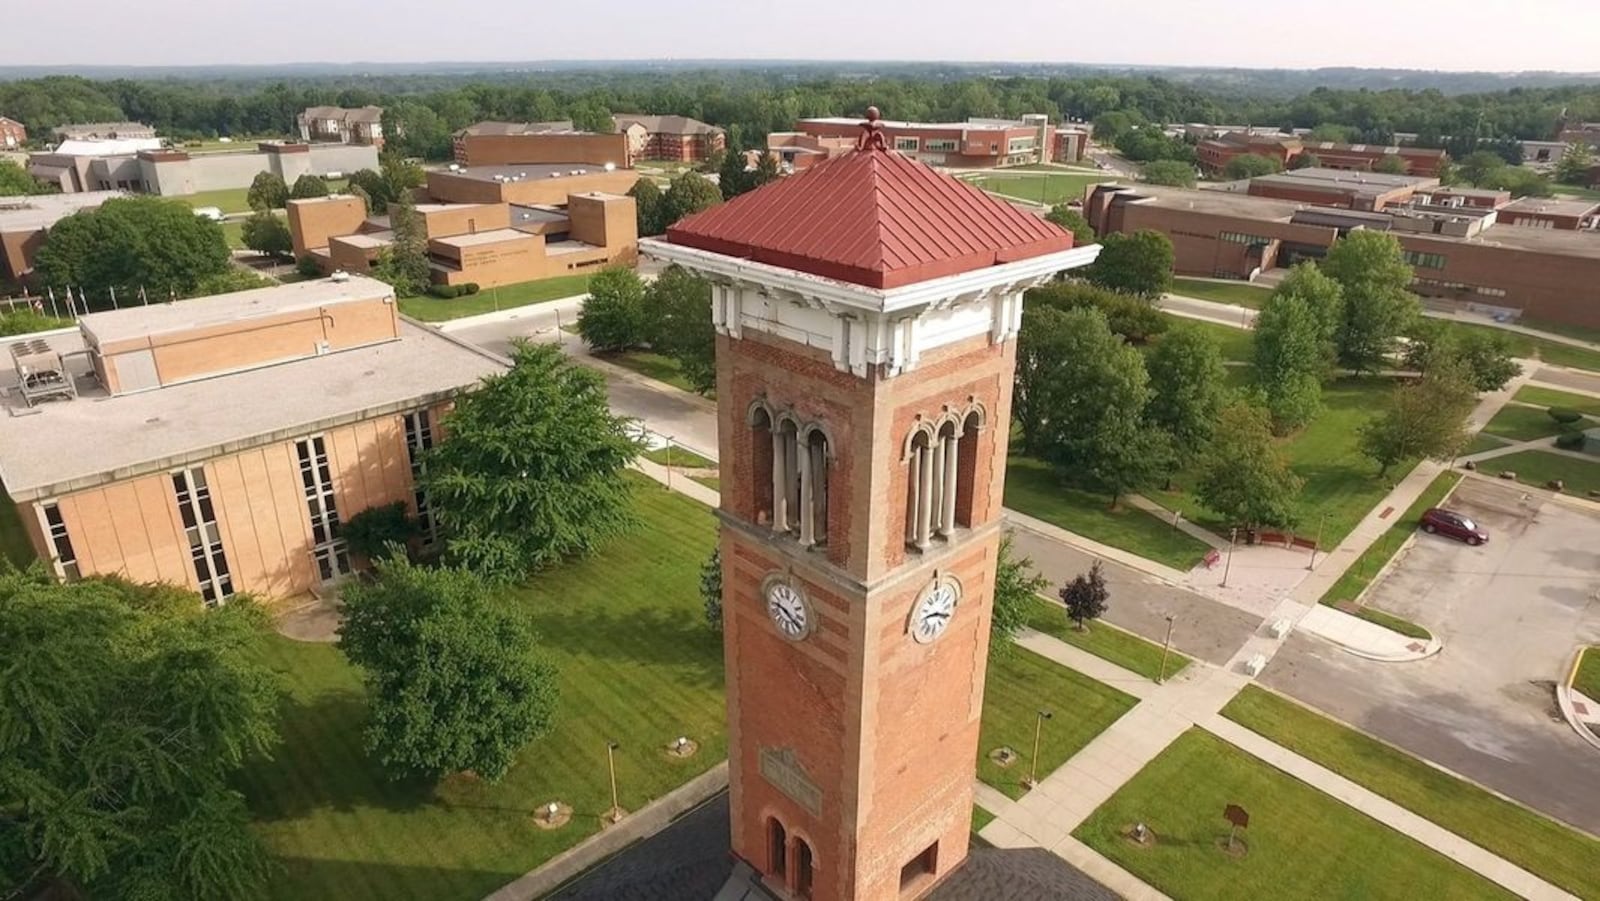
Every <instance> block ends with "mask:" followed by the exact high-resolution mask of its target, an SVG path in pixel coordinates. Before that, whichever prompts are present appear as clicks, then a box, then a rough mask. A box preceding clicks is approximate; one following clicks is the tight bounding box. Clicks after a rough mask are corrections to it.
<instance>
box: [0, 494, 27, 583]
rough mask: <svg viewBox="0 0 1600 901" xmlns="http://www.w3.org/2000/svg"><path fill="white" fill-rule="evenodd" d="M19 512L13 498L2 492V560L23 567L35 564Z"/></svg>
mask: <svg viewBox="0 0 1600 901" xmlns="http://www.w3.org/2000/svg"><path fill="white" fill-rule="evenodd" d="M19 512H20V511H18V510H17V506H16V504H13V503H12V502H11V498H10V497H7V496H6V495H5V494H4V493H3V492H0V558H3V559H6V560H10V561H11V562H12V563H14V564H16V565H17V566H19V567H22V566H27V565H28V564H29V563H32V562H33V558H34V553H33V543H32V542H30V541H29V540H28V533H27V531H26V530H25V529H23V527H22V517H21V516H19V515H18V514H19Z"/></svg>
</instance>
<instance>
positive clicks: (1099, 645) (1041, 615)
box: [1028, 598, 1189, 681]
mask: <svg viewBox="0 0 1600 901" xmlns="http://www.w3.org/2000/svg"><path fill="white" fill-rule="evenodd" d="M1028 628H1030V629H1033V630H1034V631H1037V632H1043V633H1045V634H1047V635H1053V636H1055V637H1056V638H1059V639H1061V640H1062V641H1064V642H1066V643H1067V644H1070V645H1072V646H1073V647H1075V648H1078V649H1079V650H1083V651H1088V652H1089V653H1091V654H1093V655H1095V656H1096V657H1100V658H1102V659H1105V660H1109V661H1110V662H1112V663H1115V664H1116V665H1117V666H1120V667H1122V668H1123V669H1125V670H1131V671H1133V672H1135V673H1138V674H1139V675H1141V676H1144V677H1145V678H1146V679H1150V680H1152V681H1153V680H1155V679H1156V677H1158V676H1159V675H1160V674H1161V645H1158V644H1156V643H1154V642H1150V641H1146V640H1144V639H1143V638H1140V637H1139V636H1137V635H1135V634H1133V633H1132V632H1125V631H1123V630H1122V629H1119V628H1117V627H1116V626H1113V625H1111V624H1109V623H1104V622H1092V623H1089V624H1088V627H1087V628H1086V629H1085V630H1084V631H1082V632H1079V631H1078V630H1077V629H1075V628H1073V626H1072V623H1071V621H1070V620H1068V619H1067V611H1066V608H1065V607H1063V606H1061V605H1060V604H1056V603H1052V602H1050V601H1046V600H1044V599H1042V598H1041V599H1038V600H1036V601H1035V602H1034V604H1033V606H1032V607H1031V608H1030V609H1029V610H1028ZM1188 665H1189V658H1188V657H1185V656H1183V655H1182V654H1180V653H1178V652H1177V651H1173V652H1171V653H1170V654H1168V655H1167V678H1168V679H1170V678H1172V677H1173V676H1176V675H1177V674H1178V673H1179V672H1181V671H1182V670H1183V668H1184V667H1186V666H1188Z"/></svg>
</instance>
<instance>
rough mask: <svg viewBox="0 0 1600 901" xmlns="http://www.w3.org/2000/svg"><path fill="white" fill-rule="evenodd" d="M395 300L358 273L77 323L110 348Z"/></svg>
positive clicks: (105, 314) (104, 314) (391, 293)
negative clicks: (343, 305)
mask: <svg viewBox="0 0 1600 901" xmlns="http://www.w3.org/2000/svg"><path fill="white" fill-rule="evenodd" d="M393 296H394V289H393V288H391V287H389V286H388V285H386V284H384V283H383V282H380V281H378V280H377V279H375V278H366V277H365V276H359V275H355V276H350V277H349V278H348V279H347V280H346V281H334V280H333V279H331V278H320V279H314V280H312V281H305V282H296V283H294V284H290V285H273V286H271V287H267V288H253V289H251V290H249V291H235V292H233V293H232V294H218V295H215V296H213V297H202V298H196V299H194V300H183V301H178V302H175V303H158V304H154V305H151V306H136V307H123V308H122V309H120V310H107V311H105V312H102V313H90V314H88V315H86V316H84V317H82V318H81V319H79V320H78V324H79V325H80V326H81V327H82V328H83V331H84V334H86V335H88V336H89V337H90V338H91V339H92V340H93V341H94V342H96V343H98V344H107V343H110V342H114V341H124V340H127V339H129V338H140V337H144V336H146V335H163V334H170V333H172V332H187V331H191V330H193V329H197V328H204V327H207V326H214V325H222V324H225V323H229V322H242V321H245V320H249V319H258V318H260V317H263V316H272V315H277V314H279V313H289V312H293V311H295V310H313V309H316V308H318V307H322V306H326V305H328V304H334V303H343V302H345V301H351V300H376V299H379V298H384V297H393Z"/></svg>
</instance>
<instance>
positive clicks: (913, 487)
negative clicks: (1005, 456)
mask: <svg viewBox="0 0 1600 901" xmlns="http://www.w3.org/2000/svg"><path fill="white" fill-rule="evenodd" d="M972 423H973V419H972V418H971V417H969V418H968V419H967V420H965V421H963V420H957V419H947V420H945V421H943V422H940V423H939V424H938V425H937V426H934V427H932V428H930V427H928V426H926V425H919V426H918V428H917V431H916V432H914V433H913V434H912V436H911V440H910V442H909V443H908V444H907V446H906V463H907V466H908V472H907V475H906V544H908V545H910V546H912V547H914V548H917V549H918V550H926V549H927V548H928V546H929V545H930V544H931V543H932V542H933V541H934V540H936V539H937V540H941V541H945V540H949V538H950V537H951V535H953V534H954V533H955V531H956V529H958V528H963V527H968V526H971V524H972V486H973V480H974V477H975V476H976V474H977V466H976V463H977V458H978V454H977V450H978V447H977V436H976V432H977V430H976V428H975V427H973V426H972Z"/></svg>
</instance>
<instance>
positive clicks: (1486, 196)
mask: <svg viewBox="0 0 1600 901" xmlns="http://www.w3.org/2000/svg"><path fill="white" fill-rule="evenodd" d="M1416 202H1417V203H1421V204H1428V205H1430V206H1440V207H1476V208H1479V209H1488V210H1498V209H1500V208H1501V207H1503V206H1505V205H1506V204H1508V203H1510V202H1511V192H1510V191H1500V190H1496V189H1494V188H1469V187H1465V186H1463V185H1438V186H1436V187H1431V188H1418V189H1417V194H1416Z"/></svg>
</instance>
